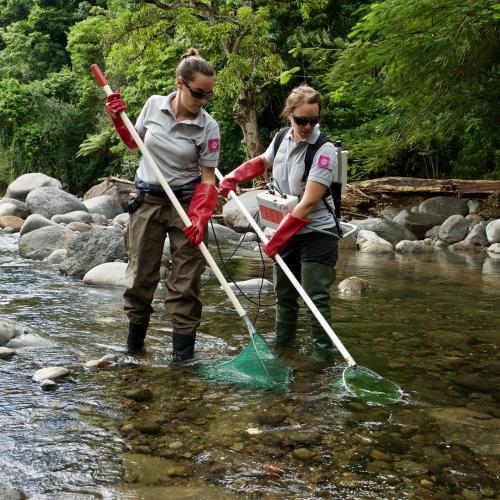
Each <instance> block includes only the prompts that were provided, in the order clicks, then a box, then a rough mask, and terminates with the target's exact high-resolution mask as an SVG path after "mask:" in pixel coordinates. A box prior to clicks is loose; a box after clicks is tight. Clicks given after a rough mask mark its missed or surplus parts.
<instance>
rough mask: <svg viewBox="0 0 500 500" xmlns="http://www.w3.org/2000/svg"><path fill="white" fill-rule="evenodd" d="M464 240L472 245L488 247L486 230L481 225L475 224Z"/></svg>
mask: <svg viewBox="0 0 500 500" xmlns="http://www.w3.org/2000/svg"><path fill="white" fill-rule="evenodd" d="M465 240H466V241H469V242H470V243H472V244H473V245H479V246H481V247H487V246H488V245H489V243H488V238H487V236H486V228H485V227H484V226H483V225H482V224H476V225H475V226H474V227H473V228H472V229H471V230H470V232H469V234H468V235H467V236H466V237H465Z"/></svg>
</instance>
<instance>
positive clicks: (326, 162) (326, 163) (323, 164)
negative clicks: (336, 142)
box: [318, 155, 331, 170]
mask: <svg viewBox="0 0 500 500" xmlns="http://www.w3.org/2000/svg"><path fill="white" fill-rule="evenodd" d="M330 160H331V158H330V157H329V156H325V155H321V156H320V157H319V160H318V167H319V168H326V169H327V170H330Z"/></svg>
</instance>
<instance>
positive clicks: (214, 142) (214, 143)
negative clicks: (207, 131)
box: [208, 139, 219, 153]
mask: <svg viewBox="0 0 500 500" xmlns="http://www.w3.org/2000/svg"><path fill="white" fill-rule="evenodd" d="M208 150H209V151H210V153H215V152H216V151H219V139H208Z"/></svg>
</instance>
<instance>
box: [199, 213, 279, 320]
mask: <svg viewBox="0 0 500 500" xmlns="http://www.w3.org/2000/svg"><path fill="white" fill-rule="evenodd" d="M256 215H257V214H256ZM254 218H255V217H254ZM210 224H211V226H212V231H213V233H214V239H215V244H216V246H217V252H218V254H219V257H220V260H221V263H222V267H223V269H224V271H225V274H226V275H227V277H228V278H227V279H228V281H231V282H232V283H233V284H234V286H235V287H236V289H237V290H238V291H239V292H240V294H241V295H242V296H243V297H244V298H245V299H246V300H248V301H249V302H250V303H251V304H253V305H254V306H256V307H257V310H256V313H255V319H254V321H253V323H252V324H255V322H256V321H257V317H258V315H259V311H260V309H261V307H263V306H265V307H271V306H273V305H274V304H262V302H261V295H262V287H263V283H264V277H265V272H266V264H265V259H264V256H263V254H262V249H261V248H260V245H259V253H260V258H261V262H262V275H261V281H260V289H259V292H258V300H257V301H254V300H252V299H251V298H250V297H249V296H248V295H247V294H245V293H244V292H243V290H242V289H241V288H240V287H239V286H238V285H237V284H236V282H235V280H234V278H233V277H232V275H231V273H230V272H229V271H228V269H227V267H226V263H227V262H229V261H230V260H231V258H232V257H233V256H234V255H235V254H236V252H237V251H238V249H239V248H240V247H241V244H242V243H243V241H244V238H243V239H242V240H240V242H239V243H238V246H237V247H236V248H235V249H234V250H233V252H232V253H231V255H230V256H229V258H227V259H226V260H224V258H223V257H222V252H221V248H220V246H219V241H218V239H217V235H216V233H215V230H214V226H213V221H212V220H210ZM250 227H251V225H250V224H248V226H247V228H246V231H245V232H249V230H250ZM257 243H258V242H257ZM213 277H214V274H212V275H211V276H209V277H208V278H207V279H206V280H205V281H204V282H203V283H202V284H201V287H204V286H205V285H206V284H207V283H208V282H209V281H210V280H211V279H212V278H213Z"/></svg>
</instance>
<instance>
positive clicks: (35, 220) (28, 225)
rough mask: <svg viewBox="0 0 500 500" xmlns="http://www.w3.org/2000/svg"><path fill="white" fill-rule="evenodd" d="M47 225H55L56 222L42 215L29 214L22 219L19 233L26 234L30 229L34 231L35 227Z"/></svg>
mask: <svg viewBox="0 0 500 500" xmlns="http://www.w3.org/2000/svg"><path fill="white" fill-rule="evenodd" d="M47 226H57V224H56V223H55V222H52V221H51V220H49V219H47V218H46V217H44V216H43V215H39V214H31V215H30V216H29V217H28V218H27V219H26V220H25V221H24V224H23V226H22V227H21V231H20V235H21V236H24V235H25V234H28V233H30V232H31V231H35V229H40V228H42V227H47Z"/></svg>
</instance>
